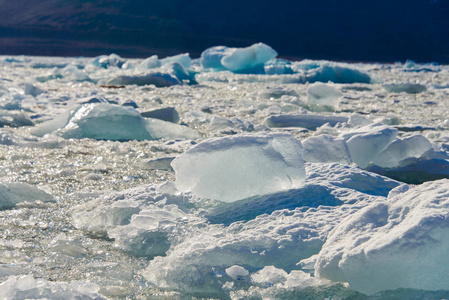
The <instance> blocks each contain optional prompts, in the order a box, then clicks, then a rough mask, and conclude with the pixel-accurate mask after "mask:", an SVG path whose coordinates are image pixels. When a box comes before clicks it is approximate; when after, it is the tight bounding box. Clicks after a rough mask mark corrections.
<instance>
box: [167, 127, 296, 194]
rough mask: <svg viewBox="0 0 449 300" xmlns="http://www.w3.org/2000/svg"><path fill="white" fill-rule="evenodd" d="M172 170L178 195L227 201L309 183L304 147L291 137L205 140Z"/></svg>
mask: <svg viewBox="0 0 449 300" xmlns="http://www.w3.org/2000/svg"><path fill="white" fill-rule="evenodd" d="M172 167H173V169H174V170H175V176H176V187H177V188H178V189H179V190H180V191H183V192H185V191H192V193H194V194H195V195H197V196H199V197H202V198H209V199H214V200H219V201H223V202H234V201H237V200H241V199H244V198H248V197H251V196H255V195H262V194H268V193H273V192H277V191H282V190H287V189H292V188H297V187H299V186H301V185H302V184H303V183H304V178H305V174H304V162H303V159H302V146H301V142H300V141H299V140H297V139H295V138H294V137H292V136H291V135H288V134H254V135H237V136H232V137H225V138H215V139H210V140H206V141H204V142H202V143H200V144H198V145H196V146H195V147H193V148H191V149H190V150H188V151H187V152H185V153H184V154H182V155H180V156H179V157H177V158H176V159H175V160H174V161H173V162H172Z"/></svg>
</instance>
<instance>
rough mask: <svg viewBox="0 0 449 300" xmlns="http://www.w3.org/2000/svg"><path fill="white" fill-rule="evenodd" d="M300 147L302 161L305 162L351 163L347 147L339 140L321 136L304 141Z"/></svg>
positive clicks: (324, 135) (329, 136)
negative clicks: (302, 156) (301, 148)
mask: <svg viewBox="0 0 449 300" xmlns="http://www.w3.org/2000/svg"><path fill="white" fill-rule="evenodd" d="M302 145H303V147H304V160H305V161H307V162H313V163H318V162H319V163H330V162H337V163H341V164H350V163H351V158H350V155H349V152H348V147H347V146H346V143H345V141H344V140H343V139H341V138H335V137H333V136H331V135H327V134H323V135H319V136H313V137H310V138H307V139H305V140H304V141H303V143H302Z"/></svg>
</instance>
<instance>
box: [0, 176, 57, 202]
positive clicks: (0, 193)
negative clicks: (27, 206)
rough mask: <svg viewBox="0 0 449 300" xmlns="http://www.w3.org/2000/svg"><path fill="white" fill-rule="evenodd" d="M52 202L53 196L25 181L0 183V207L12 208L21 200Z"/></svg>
mask: <svg viewBox="0 0 449 300" xmlns="http://www.w3.org/2000/svg"><path fill="white" fill-rule="evenodd" d="M37 200H39V201H42V202H53V201H55V200H54V198H53V196H51V195H50V194H47V193H46V192H44V191H43V190H41V189H38V188H36V187H34V186H31V185H28V184H26V183H14V182H13V183H0V209H7V208H12V207H14V206H15V205H16V204H18V203H21V202H34V201H37Z"/></svg>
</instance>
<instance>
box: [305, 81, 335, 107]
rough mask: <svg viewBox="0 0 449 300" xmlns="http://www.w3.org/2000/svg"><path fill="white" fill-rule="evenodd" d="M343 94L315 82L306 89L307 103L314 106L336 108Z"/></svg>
mask: <svg viewBox="0 0 449 300" xmlns="http://www.w3.org/2000/svg"><path fill="white" fill-rule="evenodd" d="M342 96H343V93H342V92H340V91H339V90H337V89H336V88H334V87H332V86H329V85H327V84H324V83H321V82H316V83H313V84H311V85H309V87H308V88H307V103H308V104H310V105H316V106H328V107H331V108H333V109H336V108H338V106H339V104H340V99H341V97H342Z"/></svg>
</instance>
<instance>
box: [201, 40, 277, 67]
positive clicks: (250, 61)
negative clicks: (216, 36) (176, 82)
mask: <svg viewBox="0 0 449 300" xmlns="http://www.w3.org/2000/svg"><path fill="white" fill-rule="evenodd" d="M276 56H277V52H276V51H275V50H273V49H272V48H271V47H270V46H268V45H265V44H263V43H258V44H254V45H252V46H249V47H246V48H228V47H225V46H216V47H212V48H209V49H206V50H205V51H203V53H201V59H200V63H201V65H202V66H203V68H207V69H209V68H210V69H214V70H217V71H219V70H230V71H232V72H236V73H261V74H263V73H265V70H264V64H265V63H266V62H268V61H270V60H272V59H273V58H275V57H276Z"/></svg>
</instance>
